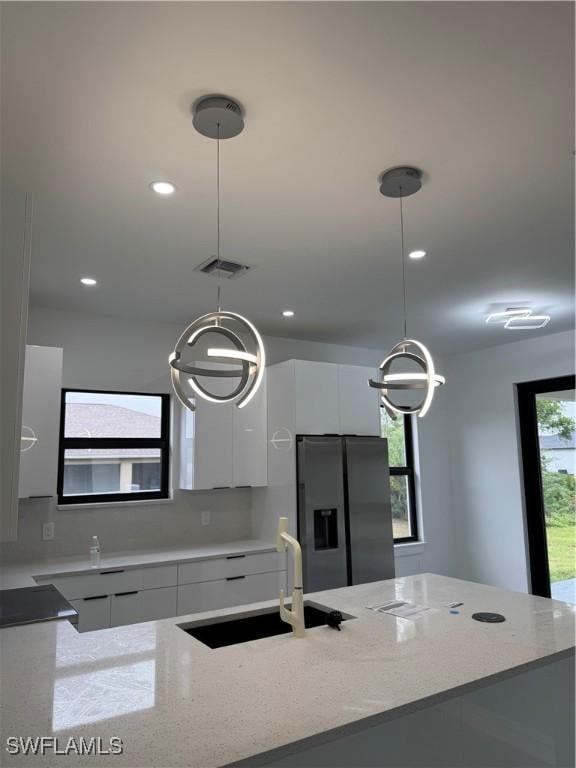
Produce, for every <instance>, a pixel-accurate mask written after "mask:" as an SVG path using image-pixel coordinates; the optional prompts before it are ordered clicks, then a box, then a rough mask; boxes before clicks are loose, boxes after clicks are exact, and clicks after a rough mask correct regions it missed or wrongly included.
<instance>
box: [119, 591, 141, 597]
mask: <svg viewBox="0 0 576 768" xmlns="http://www.w3.org/2000/svg"><path fill="white" fill-rule="evenodd" d="M137 594H138V590H137V589H133V590H132V591H131V592H116V593H115V595H114V597H125V595H137Z"/></svg>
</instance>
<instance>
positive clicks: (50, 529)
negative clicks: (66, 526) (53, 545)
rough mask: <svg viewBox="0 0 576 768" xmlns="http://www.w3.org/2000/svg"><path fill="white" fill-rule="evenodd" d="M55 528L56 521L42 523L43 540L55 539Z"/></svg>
mask: <svg viewBox="0 0 576 768" xmlns="http://www.w3.org/2000/svg"><path fill="white" fill-rule="evenodd" d="M55 528H56V525H55V523H52V522H51V523H44V524H43V525H42V541H53V540H54V533H55Z"/></svg>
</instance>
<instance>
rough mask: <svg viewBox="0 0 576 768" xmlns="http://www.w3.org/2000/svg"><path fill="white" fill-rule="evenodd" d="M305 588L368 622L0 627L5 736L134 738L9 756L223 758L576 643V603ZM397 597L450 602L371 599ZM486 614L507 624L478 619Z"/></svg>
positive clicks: (434, 695) (204, 762) (451, 588)
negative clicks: (106, 751) (211, 632)
mask: <svg viewBox="0 0 576 768" xmlns="http://www.w3.org/2000/svg"><path fill="white" fill-rule="evenodd" d="M306 598H307V599H313V600H315V601H316V602H318V603H321V604H323V605H326V606H329V607H331V608H334V609H339V610H341V611H343V612H346V613H349V614H352V615H354V616H356V617H357V618H356V619H354V620H350V621H347V622H345V623H344V625H343V628H342V631H341V632H336V631H334V630H332V629H329V628H328V627H319V628H317V629H312V630H308V631H307V634H306V637H305V638H303V639H295V638H293V637H291V635H283V636H279V637H272V638H268V639H263V640H257V641H254V642H250V643H244V644H241V645H236V646H229V647H227V648H220V649H217V650H211V649H209V648H208V647H206V646H204V645H203V644H201V643H200V642H198V641H197V640H195V639H194V638H192V637H191V636H189V635H187V634H186V633H185V632H183V631H182V630H181V629H180V628H179V627H178V624H180V623H184V622H187V621H197V620H199V619H203V618H206V617H207V616H222V615H226V614H231V613H240V612H241V613H244V612H246V611H249V610H250V608H251V607H247V606H242V607H240V608H235V609H230V610H226V611H215V612H213V613H211V614H196V615H194V616H188V617H179V618H178V619H166V620H163V621H155V622H148V623H145V624H138V625H133V626H127V627H118V628H115V629H105V630H100V631H98V632H92V633H85V634H78V633H77V632H76V630H75V629H74V627H73V626H72V625H70V624H69V623H68V622H67V621H59V622H50V623H49V624H36V625H30V626H23V627H7V628H5V629H3V630H1V631H0V641H1V673H2V688H3V690H4V691H10V695H9V697H6V699H5V701H4V704H5V706H4V712H3V716H2V731H3V732H2V739H4V738H6V736H7V735H18V736H20V735H21V736H43V735H44V736H49V735H54V736H58V737H59V739H60V740H66V739H67V738H68V737H69V736H75V737H80V736H83V737H84V738H87V739H89V738H91V737H102V738H104V739H109V738H110V737H111V736H118V737H120V738H121V739H122V741H123V744H124V753H123V754H122V755H119V756H115V757H113V758H110V757H83V758H81V760H79V759H74V758H72V759H71V758H70V757H55V756H54V755H51V754H48V756H46V757H40V756H35V757H33V758H28V759H26V758H23V757H22V756H15V757H10V756H9V755H7V754H6V753H5V754H4V756H3V759H4V761H5V762H4V764H5V765H11V764H14V765H35V766H36V765H38V766H40V765H51V766H54V765H56V764H60V761H62V763H63V765H72V764H82V765H88V764H92V763H99V762H105V763H107V764H109V765H110V764H114V765H118V766H120V765H122V766H139V767H140V768H144V767H145V766H156V767H160V766H197V767H198V768H209V766H222V765H226V764H228V763H231V762H234V761H236V760H240V759H243V758H247V757H251V756H254V755H257V754H259V753H262V752H266V751H268V750H272V749H275V748H278V747H282V746H284V745H287V744H290V743H293V742H295V741H299V740H301V739H306V738H313V737H317V738H320V734H323V733H325V732H326V731H329V730H331V729H340V728H344V727H359V726H361V725H362V723H361V721H362V720H365V719H366V718H373V717H376V718H386V717H389V716H391V715H392V714H394V715H397V714H399V713H400V712H407V711H410V709H411V708H413V707H414V706H415V704H416V703H417V702H422V700H423V699H426V700H428V701H429V702H430V703H432V702H434V701H436V700H440V699H441V698H443V697H445V696H449V695H455V694H459V693H461V692H462V691H464V690H466V688H468V687H470V686H474V685H482V684H486V683H487V682H488V681H489V679H490V678H492V679H497V678H499V677H501V676H505V675H506V674H510V673H511V672H513V671H521V670H522V669H526V668H529V667H531V666H533V665H538V664H545V663H546V662H547V661H550V660H552V659H554V658H558V657H559V656H561V655H564V654H569V653H570V652H571V651H570V649H573V648H574V640H575V639H574V618H575V611H576V607H575V606H571V605H568V604H567V603H561V602H558V601H554V600H548V599H545V598H539V597H533V596H530V595H525V594H519V593H512V592H507V591H504V590H500V589H496V588H493V587H487V586H482V585H479V584H473V583H470V582H465V581H460V580H457V579H450V578H446V577H443V576H436V575H434V574H422V575H418V576H410V577H406V578H399V579H392V580H390V581H382V582H375V583H372V584H363V585H359V586H356V587H347V588H344V589H339V590H333V591H329V592H322V593H317V594H315V595H307V596H306ZM393 598H402V599H406V600H410V601H413V602H415V603H419V604H424V605H428V606H431V607H436V608H439V610H438V611H437V612H435V613H431V614H428V615H426V616H422V617H420V618H418V619H417V620H415V621H410V620H407V619H400V618H396V617H394V616H389V615H387V616H383V615H379V614H376V613H374V612H373V611H369V610H367V609H366V607H365V606H367V605H369V604H374V603H380V602H383V601H385V600H390V599H393ZM456 601H463V603H464V605H463V606H462V607H461V608H460V609H459V611H460V613H459V614H457V615H453V614H450V611H449V608H447V607H446V606H447V604H448V603H452V602H456ZM262 605H265V604H260V607H261V606H262ZM269 605H272V604H271V603H270V604H269ZM483 610H484V611H497V612H500V613H502V614H504V615H505V616H506V619H507V620H506V621H505V622H504V623H502V624H481V623H478V622H476V621H473V620H472V619H471V618H470V616H471V614H472V613H474V612H475V611H483ZM2 743H3V742H2ZM27 760H28V762H27Z"/></svg>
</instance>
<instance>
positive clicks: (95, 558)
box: [90, 536, 100, 568]
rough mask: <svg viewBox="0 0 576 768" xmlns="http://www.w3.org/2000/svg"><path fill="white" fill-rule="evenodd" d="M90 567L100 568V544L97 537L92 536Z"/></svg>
mask: <svg viewBox="0 0 576 768" xmlns="http://www.w3.org/2000/svg"><path fill="white" fill-rule="evenodd" d="M90 565H91V566H92V568H99V567H100V542H99V541H98V536H92V544H91V545H90Z"/></svg>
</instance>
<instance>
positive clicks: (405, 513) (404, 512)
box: [380, 408, 418, 543]
mask: <svg viewBox="0 0 576 768" xmlns="http://www.w3.org/2000/svg"><path fill="white" fill-rule="evenodd" d="M380 426H381V434H382V437H386V438H387V439H388V461H389V463H390V497H391V502H392V529H393V532H394V541H395V542H396V543H399V542H403V541H416V540H417V539H418V527H417V521H416V490H415V482H414V448H413V440H412V417H411V416H410V415H406V416H404V417H402V416H398V418H397V419H396V421H394V420H393V419H391V418H390V417H389V416H388V414H387V413H386V411H385V410H384V408H380Z"/></svg>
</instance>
